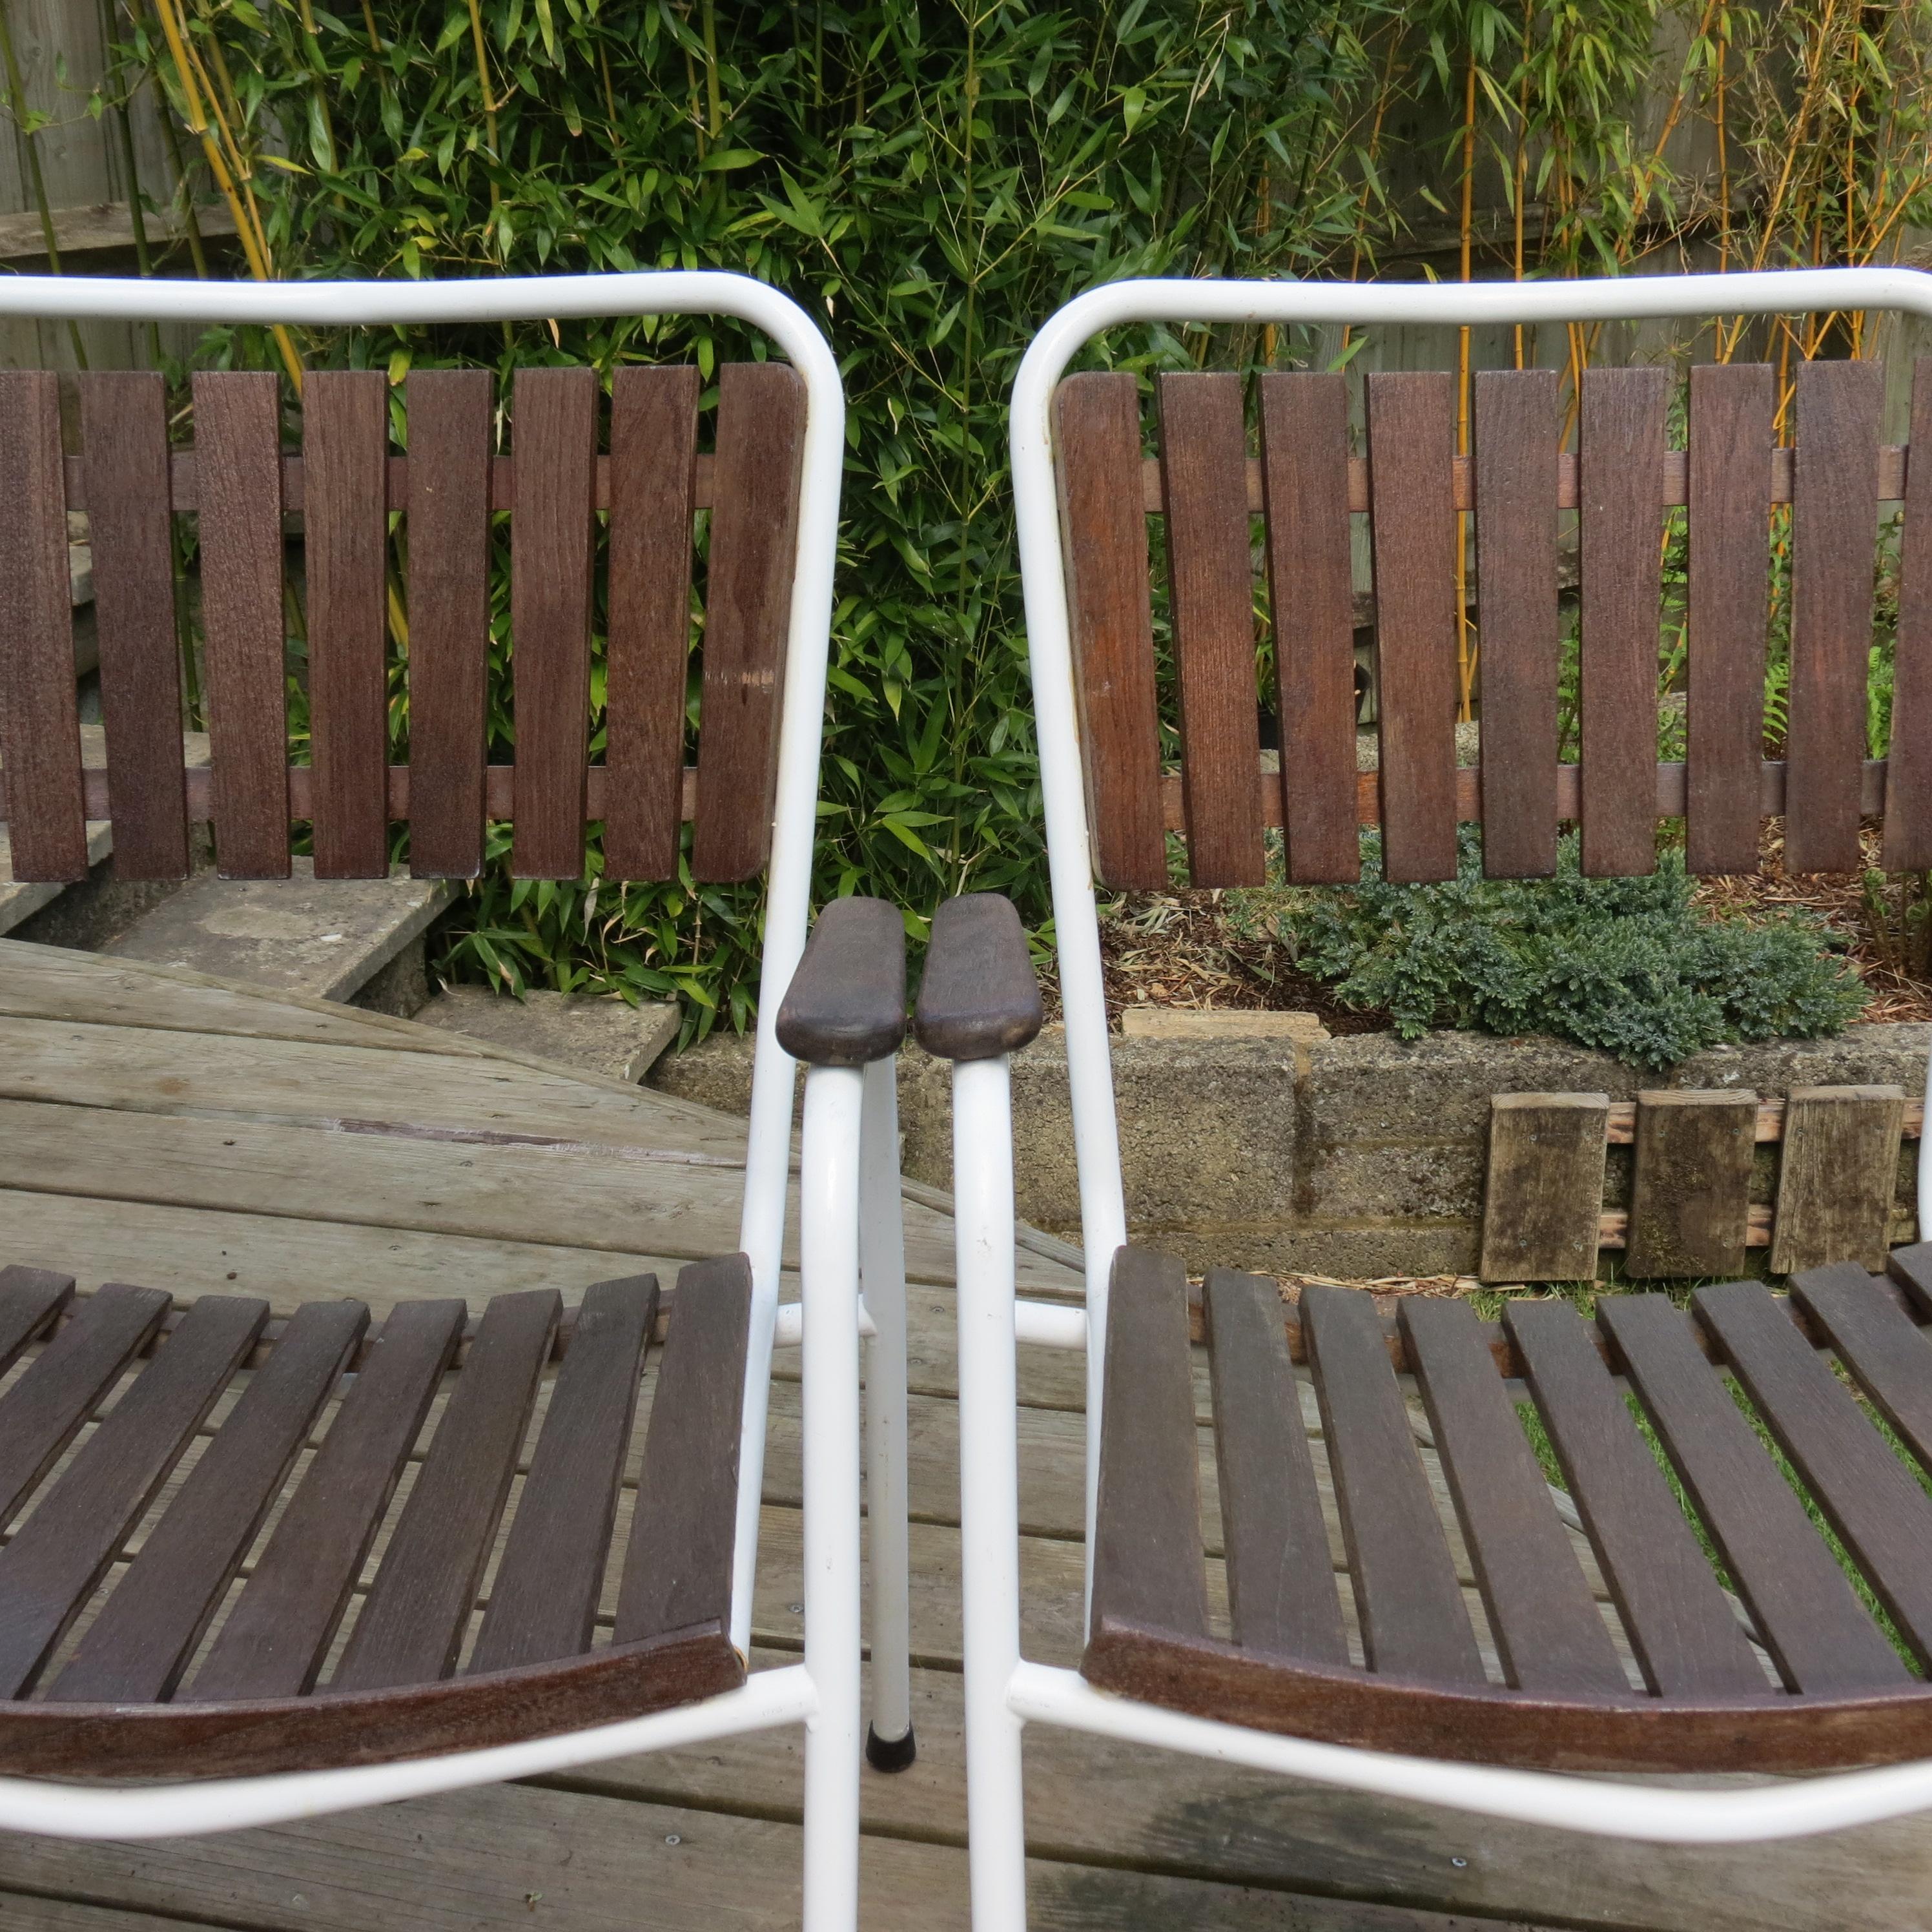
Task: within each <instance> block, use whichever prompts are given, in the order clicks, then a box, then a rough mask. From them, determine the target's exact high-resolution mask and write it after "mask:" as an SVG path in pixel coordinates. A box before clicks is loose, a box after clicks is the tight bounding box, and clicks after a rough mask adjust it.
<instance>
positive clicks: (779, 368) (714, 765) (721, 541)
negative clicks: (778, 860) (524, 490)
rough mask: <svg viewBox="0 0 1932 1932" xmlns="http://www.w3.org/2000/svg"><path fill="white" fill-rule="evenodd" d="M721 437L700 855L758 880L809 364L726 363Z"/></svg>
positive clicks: (699, 859)
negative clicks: (799, 367)
mask: <svg viewBox="0 0 1932 1932" xmlns="http://www.w3.org/2000/svg"><path fill="white" fill-rule="evenodd" d="M717 441H718V458H717V464H718V466H717V470H716V472H715V487H716V495H717V501H716V504H715V507H714V508H712V512H711V550H710V556H709V563H708V568H707V571H706V578H705V592H704V673H703V678H704V688H703V697H702V700H701V702H700V707H699V711H698V720H697V734H698V735H697V816H696V817H695V818H694V820H693V821H692V825H691V871H692V872H693V874H694V875H695V876H696V877H698V878H700V879H713V880H730V879H748V878H749V877H751V875H752V874H754V873H755V872H756V871H757V870H758V869H759V868H760V866H762V865H763V864H764V862H765V859H766V856H768V855H769V852H770V850H771V839H772V805H773V802H774V800H775V796H776V793H777V787H778V715H779V712H780V709H781V705H782V703H783V700H784V677H785V646H786V641H787V637H788V634H789V633H790V626H791V583H792V573H793V568H794V567H795V565H796V553H797V548H798V502H799V464H800V463H801V461H802V458H803V455H804V450H805V385H804V383H802V381H801V380H799V374H798V372H797V371H796V370H795V369H793V368H791V367H790V365H788V364H786V363H783V362H727V363H726V364H724V365H723V367H722V368H720V369H719V371H718V431H717Z"/></svg>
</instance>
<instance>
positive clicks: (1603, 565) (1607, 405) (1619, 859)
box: [1577, 369, 1670, 878]
mask: <svg viewBox="0 0 1932 1932" xmlns="http://www.w3.org/2000/svg"><path fill="white" fill-rule="evenodd" d="M1669 406H1670V375H1669V373H1668V372H1667V371H1665V370H1662V369H1586V370H1585V371H1584V372H1583V410H1582V419H1581V427H1580V434H1579V437H1578V445H1579V448H1578V456H1577V491H1578V494H1579V496H1580V498H1581V499H1582V502H1581V522H1582V525H1583V539H1582V540H1583V643H1582V665H1583V692H1582V709H1583V748H1582V749H1583V757H1582V763H1583V778H1582V783H1583V871H1585V872H1586V873H1587V874H1593V875H1595V876H1598V877H1616V878H1631V877H1638V876H1640V875H1641V874H1645V873H1647V872H1651V871H1655V869H1656V866H1657V824H1656V818H1655V806H1654V804H1653V801H1652V797H1651V777H1650V770H1651V766H1652V765H1653V764H1654V763H1655V761H1656V758H1657V625H1658V598H1659V595H1660V588H1661V575H1660V567H1661V557H1660V555H1659V550H1658V537H1659V534H1660V532H1661V529H1662V525H1663V514H1664V505H1663V490H1662V487H1661V484H1662V478H1661V475H1660V473H1659V472H1660V468H1661V465H1660V462H1659V458H1661V455H1662V452H1663V449H1664V423H1665V418H1666V416H1667V413H1668V410H1669Z"/></svg>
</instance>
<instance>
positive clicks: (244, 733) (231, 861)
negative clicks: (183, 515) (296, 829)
mask: <svg viewBox="0 0 1932 1932" xmlns="http://www.w3.org/2000/svg"><path fill="white" fill-rule="evenodd" d="M194 425H195V455H196V467H197V469H198V471H199V478H200V485H201V495H200V522H201V613H202V627H203V630H204V632H205V639H204V643H203V646H202V661H203V664H204V665H205V670H206V676H207V691H206V695H207V704H208V755H209V763H210V765H211V767H212V769H211V773H210V787H211V804H212V807H213V817H214V856H215V860H216V862H217V865H219V866H220V871H221V876H222V877H223V878H225V879H286V878H287V877H288V876H289V778H288V751H287V710H286V706H285V705H284V700H283V681H284V669H283V633H282V502H281V389H280V387H279V385H278V380H277V379H276V378H275V377H274V376H272V375H270V374H267V373H266V371H257V370H242V371H237V370H225V371H199V372H197V373H196V376H195V378H194Z"/></svg>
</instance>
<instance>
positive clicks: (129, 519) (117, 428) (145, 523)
mask: <svg viewBox="0 0 1932 1932" xmlns="http://www.w3.org/2000/svg"><path fill="white" fill-rule="evenodd" d="M80 434H81V446H82V451H83V455H82V458H81V461H82V463H83V466H84V467H85V469H86V475H87V496H88V502H89V510H88V532H89V540H90V544H91V553H92V558H93V570H94V621H95V633H96V634H97V636H98V638H99V640H100V645H101V722H102V723H103V724H104V725H105V726H106V727H107V796H108V802H109V805H110V808H111V815H112V816H113V820H114V875H115V877H116V878H118V879H180V878H185V877H187V868H188V850H187V791H186V787H185V784H184V779H183V769H184V764H183V758H182V753H181V653H180V648H179V646H178V643H177V642H176V640H175V585H174V537H173V529H172V523H173V519H172V514H171V512H170V511H169V504H168V423H167V396H166V388H165V386H164V384H163V381H162V379H161V377H160V375H159V374H157V373H155V372H154V371H148V370H114V371H105V372H103V373H101V374H92V375H84V376H83V377H81V378H80Z"/></svg>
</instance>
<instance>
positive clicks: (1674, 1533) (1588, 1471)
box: [1503, 1301, 1810, 1697]
mask: <svg viewBox="0 0 1932 1932" xmlns="http://www.w3.org/2000/svg"><path fill="white" fill-rule="evenodd" d="M1779 1319H1780V1320H1781V1321H1782V1320H1783V1319H1784V1318H1783V1317H1782V1316H1780V1317H1779ZM1503 1325H1504V1326H1505V1328H1507V1329H1508V1331H1509V1336H1510V1339H1511V1341H1512V1342H1514V1343H1515V1345H1516V1348H1517V1353H1518V1354H1519V1355H1520V1356H1521V1358H1522V1359H1523V1363H1524V1365H1525V1367H1526V1369H1527V1370H1528V1372H1529V1386H1530V1391H1531V1393H1532V1394H1533V1395H1534V1396H1535V1398H1536V1406H1537V1407H1538V1409H1539V1410H1540V1411H1541V1414H1542V1418H1543V1424H1544V1428H1545V1429H1546V1430H1547V1431H1548V1433H1549V1436H1550V1442H1551V1443H1552V1444H1553V1445H1554V1447H1555V1448H1556V1457H1557V1460H1558V1461H1559V1463H1561V1464H1562V1469H1563V1475H1564V1481H1565V1487H1567V1488H1568V1490H1569V1491H1570V1493H1571V1496H1573V1497H1574V1499H1575V1500H1576V1504H1577V1511H1578V1513H1579V1514H1580V1515H1581V1516H1582V1517H1583V1525H1584V1527H1585V1528H1586V1529H1587V1530H1588V1531H1589V1537H1590V1541H1591V1543H1592V1545H1593V1546H1594V1547H1595V1550H1596V1553H1597V1560H1598V1563H1599V1564H1600V1565H1601V1566H1602V1569H1603V1573H1604V1581H1605V1582H1606V1583H1607V1584H1608V1585H1609V1586H1610V1595H1611V1597H1612V1598H1613V1600H1614V1601H1615V1602H1616V1607H1617V1613H1618V1614H1619V1616H1621V1617H1622V1619H1623V1625H1624V1630H1625V1634H1627V1635H1628V1637H1629V1638H1630V1641H1631V1649H1632V1650H1633V1651H1634V1652H1636V1654H1637V1663H1638V1665H1639V1667H1640V1668H1641V1670H1643V1679H1644V1682H1646V1684H1647V1685H1649V1687H1650V1688H1651V1690H1652V1691H1653V1692H1654V1693H1655V1694H1657V1695H1658V1696H1659V1697H1744V1696H1749V1695H1753V1694H1758V1693H1761V1692H1764V1691H1768V1690H1769V1688H1770V1687H1769V1685H1767V1684H1766V1682H1765V1677H1764V1673H1763V1671H1762V1670H1760V1668H1759V1667H1758V1662H1757V1658H1756V1657H1755V1656H1754V1655H1753V1654H1752V1652H1751V1645H1750V1643H1748V1641H1747V1640H1746V1639H1745V1634H1744V1632H1743V1631H1742V1630H1741V1629H1740V1628H1739V1626H1738V1622H1737V1619H1736V1617H1734V1616H1733V1615H1732V1614H1731V1607H1730V1604H1729V1603H1727V1601H1725V1598H1724V1592H1723V1591H1722V1590H1721V1589H1720V1588H1719V1587H1718V1580H1717V1578H1716V1577H1715V1576H1713V1575H1712V1572H1711V1568H1710V1565H1709V1564H1708V1563H1706V1562H1705V1560H1704V1553H1703V1551H1702V1550H1700V1549H1699V1548H1698V1547H1697V1538H1695V1537H1694V1535H1692V1534H1691V1526H1690V1525H1689V1524H1688V1523H1686V1522H1685V1520H1684V1517H1683V1514H1682V1511H1679V1508H1678V1507H1677V1501H1676V1498H1675V1497H1674V1496H1672V1494H1671V1493H1670V1488H1669V1486H1668V1485H1667V1484H1666V1483H1665V1481H1664V1475H1663V1472H1661V1470H1660V1469H1658V1466H1657V1464H1656V1463H1655V1461H1653V1460H1652V1457H1651V1454H1650V1451H1649V1449H1648V1448H1646V1447H1645V1445H1644V1442H1643V1438H1642V1437H1641V1436H1639V1435H1638V1434H1637V1425H1636V1424H1635V1423H1634V1421H1632V1420H1631V1413H1630V1411H1629V1410H1628V1409H1626V1408H1625V1406H1624V1399H1623V1397H1622V1394H1620V1393H1619V1391H1618V1389H1617V1386H1616V1384H1615V1383H1614V1382H1612V1380H1611V1379H1610V1370H1608V1369H1607V1367H1605V1366H1604V1360H1603V1358H1602V1357H1601V1355H1598V1352H1597V1348H1596V1344H1595V1342H1593V1341H1592V1339H1591V1337H1590V1336H1589V1333H1588V1332H1587V1331H1586V1329H1585V1328H1584V1325H1583V1321H1582V1319H1581V1318H1580V1316H1578V1315H1577V1313H1576V1311H1575V1310H1574V1309H1572V1308H1571V1307H1569V1306H1568V1304H1567V1303H1565V1302H1562V1301H1511V1302H1508V1303H1507V1304H1505V1307H1504V1309H1503ZM1785 1326H1786V1328H1787V1329H1790V1332H1791V1334H1792V1337H1793V1340H1798V1331H1796V1329H1795V1328H1791V1325H1790V1323H1789V1322H1786V1323H1785ZM1799 1346H1800V1347H1801V1348H1802V1347H1804V1346H1805V1345H1804V1344H1803V1343H1802V1341H1800V1342H1799ZM1805 1352H1806V1353H1807V1354H1809V1353H1810V1350H1809V1349H1806V1350H1805Z"/></svg>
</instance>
